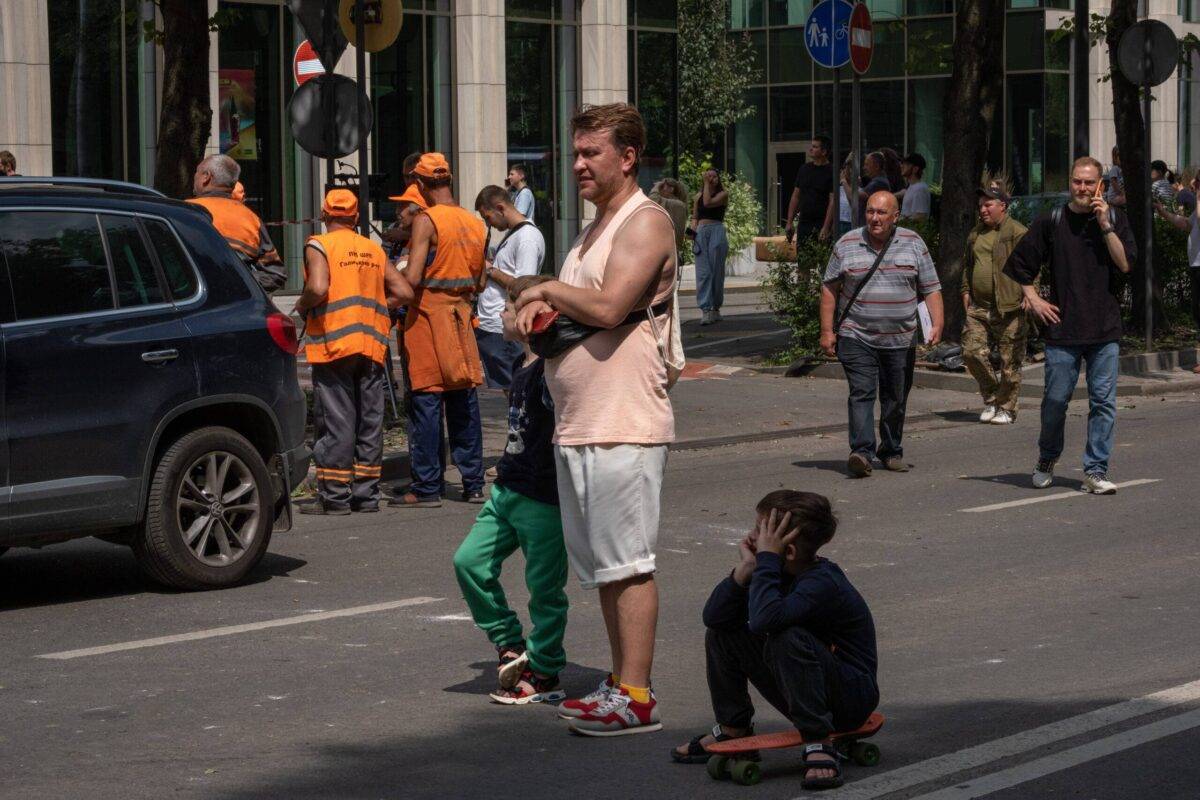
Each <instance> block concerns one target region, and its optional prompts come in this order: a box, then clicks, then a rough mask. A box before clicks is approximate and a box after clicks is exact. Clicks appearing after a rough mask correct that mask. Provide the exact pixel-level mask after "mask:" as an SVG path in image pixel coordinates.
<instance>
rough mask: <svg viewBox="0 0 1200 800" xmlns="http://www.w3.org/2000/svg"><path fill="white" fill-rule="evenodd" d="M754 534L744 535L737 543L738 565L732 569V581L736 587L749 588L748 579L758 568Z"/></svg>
mask: <svg viewBox="0 0 1200 800" xmlns="http://www.w3.org/2000/svg"><path fill="white" fill-rule="evenodd" d="M754 536H755V534H754V532H753V531H751V532H750V533H748V534H746V536H745V537H743V539H742V540H741V541H740V542H738V555H739V556H740V558H739V560H738V565H737V566H736V567H734V568H733V580H734V582H736V583H737V585H738V586H749V585H750V578H751V576H753V575H754V568H755V567H756V566H758V551H757V548H756V546H755V542H754Z"/></svg>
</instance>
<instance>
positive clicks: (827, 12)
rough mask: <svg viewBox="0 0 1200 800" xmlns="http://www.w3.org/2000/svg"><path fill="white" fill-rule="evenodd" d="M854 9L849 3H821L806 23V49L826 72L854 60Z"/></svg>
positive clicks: (833, 0)
mask: <svg viewBox="0 0 1200 800" xmlns="http://www.w3.org/2000/svg"><path fill="white" fill-rule="evenodd" d="M852 13H854V6H853V5H851V4H850V3H848V2H846V0H821V2H820V3H817V4H816V5H815V6H813V10H812V11H811V12H810V13H809V15H808V21H807V22H805V23H804V46H805V48H807V49H808V54H809V55H810V56H812V60H813V61H815V62H816V63H817V64H819V65H820V66H822V67H825V68H826V69H837V68H838V67H842V66H845V64H846V62H848V61H849V60H850V15H851V14H852Z"/></svg>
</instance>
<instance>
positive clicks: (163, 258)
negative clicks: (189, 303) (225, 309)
mask: <svg viewBox="0 0 1200 800" xmlns="http://www.w3.org/2000/svg"><path fill="white" fill-rule="evenodd" d="M142 226H143V227H144V228H145V229H146V236H148V237H149V238H150V246H151V247H153V248H154V252H155V253H156V254H157V255H158V264H159V266H161V267H162V271H163V275H164V276H165V277H166V279H167V288H168V289H170V291H171V297H172V298H173V299H175V300H186V299H188V298H189V297H191V296H192V295H194V294H195V293H196V288H197V284H196V273H195V272H193V271H192V265H191V264H190V263H189V262H188V259H187V256H186V255H185V254H184V252H183V248H181V247H180V245H179V240H178V239H176V238H175V234H174V233H172V232H171V229H170V228H169V227H167V223H165V222H163V221H162V220H157V219H145V218H143V219H142Z"/></svg>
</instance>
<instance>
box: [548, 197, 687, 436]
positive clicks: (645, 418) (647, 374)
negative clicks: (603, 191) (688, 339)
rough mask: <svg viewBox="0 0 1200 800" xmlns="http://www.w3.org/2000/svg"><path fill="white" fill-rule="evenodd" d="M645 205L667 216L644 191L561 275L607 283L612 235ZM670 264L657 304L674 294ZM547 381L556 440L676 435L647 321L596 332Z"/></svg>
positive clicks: (555, 365)
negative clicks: (605, 281) (606, 271)
mask: <svg viewBox="0 0 1200 800" xmlns="http://www.w3.org/2000/svg"><path fill="white" fill-rule="evenodd" d="M643 207H645V208H653V209H656V210H657V211H658V213H661V214H664V215H665V214H666V213H667V212H666V211H664V210H663V208H662V207H661V206H659V205H657V204H656V203H654V202H652V201H651V200H650V199H649V198H647V197H646V195H645V193H644V192H642V191H641V190H638V192H637V193H635V194H634V195H632V196H631V197H630V198H629V199H628V200H626V201H625V202H624V203H623V204H622V205H621V207H620V208H619V209H618V210H617V213H616V215H615V216H614V217H613V219H612V221H611V222H610V223H609V224H608V227H606V228H605V230H604V232H603V233H601V234H600V235H599V237H597V239H596V240H595V241H594V242H592V245H591V247H590V248H589V249H588V251H587V254H586V255H584V256H582V257H580V248H581V247H582V243H583V240H584V238H585V237H586V235H587V229H585V230H584V231H583V233H581V234H580V235H579V238H578V239H576V240H575V246H574V247H572V248H571V252H570V253H568V254H567V259H566V261H565V262H564V263H563V268H562V272H561V274H560V275H559V280H560V281H562V282H563V283H567V284H570V285H571V286H579V287H588V288H593V289H599V288H600V287H601V286H602V285H603V283H604V269H605V267H606V266H607V264H608V256H609V253H611V252H612V243H613V238H614V237H615V236H616V234H617V231H619V230H620V229H621V226H622V225H623V224H624V223H625V221H626V220H627V219H629V217H631V216H632V215H633V213H634V212H635V211H637V210H639V209H641V208H643ZM668 219H670V218H669V217H668ZM592 224H593V225H594V224H595V223H592ZM667 269H668V270H669V272H668V273H667V274H666V275H665V276H664V277H667V278H669V281H668V282H667V283H666V288H663V289H661V290H660V291H659V293H658V295H656V296H655V298H654V301H653V302H654V303H659V302H661V301H662V300H664V299H666V298H669V297H670V296H671V292H672V289H673V287H674V279H675V271H676V269H677V265H676V264H675V262H674V259H672V263H671V265H670V266H669V267H668V268H667ZM660 283H661V279H660ZM668 321H669V317H667V316H666V315H663V316H662V317H659V318H658V323H659V326H660V327H661V326H663V325H665V324H666V323H667V322H668ZM546 383H547V385H548V386H549V388H550V396H551V397H552V398H553V399H554V417H555V426H554V443H555V444H561V445H570V446H581V445H589V444H645V445H655V444H667V443H669V442H672V441H674V440H675V413H674V411H672V409H671V400H670V399H669V398H668V396H667V368H666V366H665V365H664V364H663V359H662V355H661V354H660V353H659V352H658V342H657V341H656V340H655V337H654V331H653V328H652V327H651V325H650V320H649V319H644V320H642V321H641V322H639V323H638V324H636V325H624V326H621V327H619V328H616V329H614V330H610V331H600V332H599V333H595V334H593V335H592V336H590V337H588V338H587V339H585V340H584V341H583V343H581V344H579V345H577V346H575V347H573V348H571V349H570V350H568V351H567V352H566V353H564V354H563V355H561V356H559V357H558V358H553V359H549V360H547V361H546Z"/></svg>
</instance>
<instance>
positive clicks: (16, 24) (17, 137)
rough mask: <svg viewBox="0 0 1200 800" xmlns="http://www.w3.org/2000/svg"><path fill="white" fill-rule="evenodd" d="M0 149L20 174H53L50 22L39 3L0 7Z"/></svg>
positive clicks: (9, 1) (18, 1) (15, 1)
mask: <svg viewBox="0 0 1200 800" xmlns="http://www.w3.org/2000/svg"><path fill="white" fill-rule="evenodd" d="M0 97H4V98H7V101H8V108H7V109H6V110H5V112H4V113H0V150H9V151H11V152H12V154H13V155H14V156H15V157H16V159H17V172H19V173H21V174H22V175H49V174H51V173H52V172H53V169H54V160H53V157H52V152H51V148H52V142H51V137H50V23H49V18H48V17H47V12H46V3H45V2H43V0H4V2H0Z"/></svg>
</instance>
